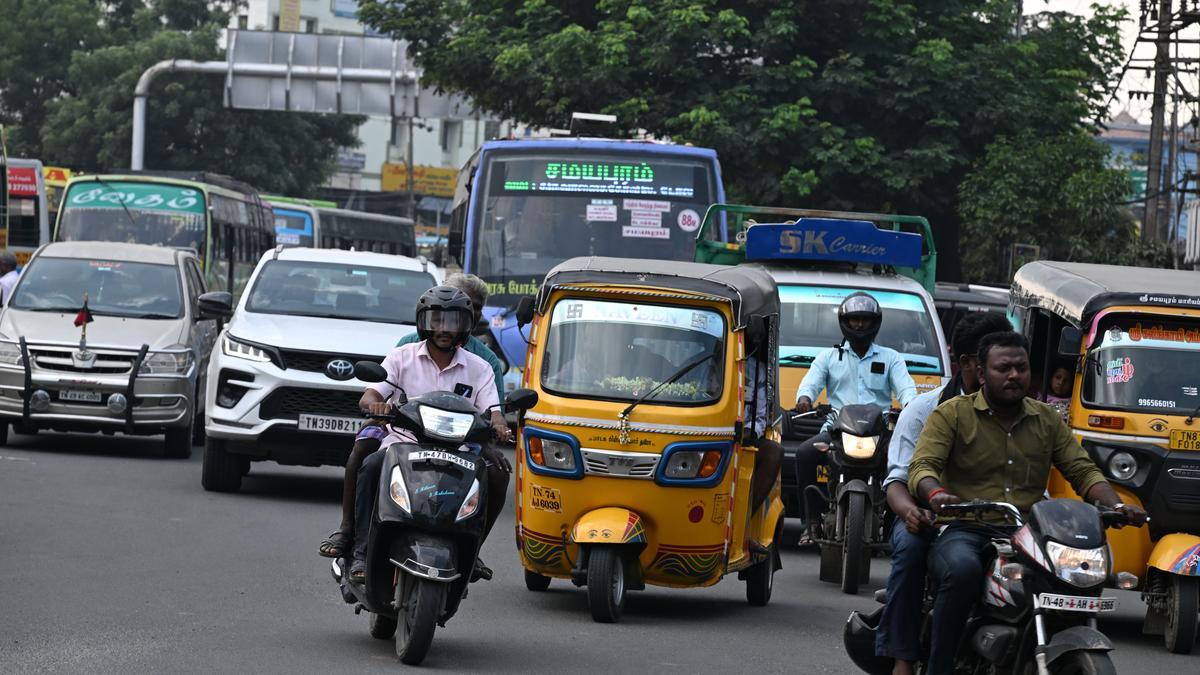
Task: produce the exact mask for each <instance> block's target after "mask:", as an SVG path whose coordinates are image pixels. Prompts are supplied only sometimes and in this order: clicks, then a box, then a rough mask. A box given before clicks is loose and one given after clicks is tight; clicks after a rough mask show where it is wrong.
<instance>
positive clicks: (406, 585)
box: [396, 574, 446, 666]
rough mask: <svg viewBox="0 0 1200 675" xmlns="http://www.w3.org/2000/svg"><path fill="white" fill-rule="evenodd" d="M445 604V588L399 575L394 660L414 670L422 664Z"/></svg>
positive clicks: (424, 580) (405, 575)
mask: <svg viewBox="0 0 1200 675" xmlns="http://www.w3.org/2000/svg"><path fill="white" fill-rule="evenodd" d="M445 604H446V585H445V584H442V583H438V582H435V581H429V580H428V579H422V578H420V577H414V576H412V575H409V574H401V575H400V581H399V583H397V584H396V608H397V614H398V616H397V617H396V619H397V621H396V623H397V627H396V628H397V630H396V658H398V659H400V662H401V663H404V664H407V665H410V666H415V665H417V664H419V663H421V661H423V660H425V655H426V654H427V653H429V646H430V645H432V644H433V631H434V629H436V628H437V618H438V616H439V615H441V613H442V608H443V607H444V606H445Z"/></svg>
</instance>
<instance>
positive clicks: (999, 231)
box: [960, 131, 1138, 284]
mask: <svg viewBox="0 0 1200 675" xmlns="http://www.w3.org/2000/svg"><path fill="white" fill-rule="evenodd" d="M1107 157H1108V149H1107V148H1106V147H1105V146H1104V145H1103V144H1101V143H1100V142H1098V141H1097V140H1095V139H1094V138H1092V137H1091V136H1089V135H1088V134H1086V133H1084V132H1082V131H1074V132H1069V133H1065V134H1062V135H1060V136H1057V137H1054V138H1043V137H1039V136H1036V135H1034V134H1032V133H1029V132H1026V133H1024V134H1021V135H1019V136H1016V137H1011V138H1010V137H1001V138H999V139H997V140H996V142H994V143H992V144H991V145H990V146H988V149H987V152H986V154H985V156H984V157H983V158H982V159H981V160H980V162H979V164H978V166H977V167H976V169H975V171H973V172H972V173H971V175H970V176H969V177H968V178H967V180H966V181H964V182H963V184H962V186H961V188H960V200H961V201H960V208H961V210H962V218H963V242H964V244H965V246H964V253H963V257H964V261H963V267H964V269H965V270H967V275H966V277H967V280H968V281H990V282H1000V283H1004V284H1007V283H1008V280H1009V279H1010V272H1009V269H1008V262H1007V261H1008V260H1009V255H1010V251H1011V246H1012V244H1016V243H1021V244H1035V245H1037V246H1040V247H1041V256H1042V257H1044V258H1049V259H1052V260H1067V261H1076V262H1097V263H1108V264H1116V265H1122V264H1133V263H1135V262H1136V259H1135V256H1136V252H1137V249H1138V233H1137V229H1136V227H1135V226H1134V223H1133V216H1132V215H1131V214H1130V212H1129V210H1128V209H1127V208H1125V207H1124V206H1123V205H1122V202H1123V201H1124V200H1126V199H1128V198H1129V195H1130V194H1131V193H1132V184H1131V182H1130V180H1129V175H1128V174H1127V173H1126V172H1124V171H1122V170H1120V169H1117V168H1111V167H1109V166H1107V165H1106V161H1107Z"/></svg>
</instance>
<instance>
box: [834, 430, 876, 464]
mask: <svg viewBox="0 0 1200 675" xmlns="http://www.w3.org/2000/svg"><path fill="white" fill-rule="evenodd" d="M842 449H843V450H844V451H845V452H846V456H847V457H853V458H854V459H871V457H873V456H874V455H875V437H874V436H855V435H853V434H842Z"/></svg>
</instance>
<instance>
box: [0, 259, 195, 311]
mask: <svg viewBox="0 0 1200 675" xmlns="http://www.w3.org/2000/svg"><path fill="white" fill-rule="evenodd" d="M84 294H86V295H87V298H88V309H90V310H91V312H92V313H93V314H101V315H109V316H123V317H138V318H149V319H157V318H162V319H167V318H177V317H179V316H182V313H183V301H182V298H183V293H182V291H181V290H180V280H179V268H177V267H175V266H174V265H151V264H148V263H139V262H122V261H115V260H81V259H78V258H49V257H46V256H39V257H37V258H35V259H34V260H33V261H32V262H31V263H30V264H29V269H27V270H25V272H24V273H23V274H22V275H21V282H20V283H19V284H18V285H17V290H16V293H15V294H14V295H13V299H12V303H11V305H9V306H10V307H12V308H13V309H27V310H32V311H35V312H76V311H79V308H80V307H82V306H83V297H84Z"/></svg>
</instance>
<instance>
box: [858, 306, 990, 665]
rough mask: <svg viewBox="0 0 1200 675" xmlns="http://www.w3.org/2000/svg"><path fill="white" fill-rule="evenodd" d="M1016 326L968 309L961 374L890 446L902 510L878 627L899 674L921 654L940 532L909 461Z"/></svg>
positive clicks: (957, 344) (956, 349)
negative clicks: (930, 567)
mask: <svg viewBox="0 0 1200 675" xmlns="http://www.w3.org/2000/svg"><path fill="white" fill-rule="evenodd" d="M1010 330H1012V324H1010V323H1009V322H1008V319H1006V318H1004V315H1002V314H997V313H994V312H973V313H971V314H967V315H966V316H964V317H963V318H962V319H959V321H958V323H957V324H956V325H955V326H954V337H953V338H952V339H951V341H950V348H951V352H952V356H953V357H954V359H955V360H956V361H957V362H958V374H957V375H956V376H955V377H954V379H953V380H951V381H950V383H949V384H947V385H946V386H945V387H942V388H940V389H935V390H933V391H928V392H925V393H924V394H921V395H920V396H918V397H916V398H914V399H913V400H912V403H910V404H909V405H907V406H906V407H905V408H904V411H903V412H901V413H900V419H898V420H896V429H895V430H894V431H893V432H892V440H891V444H890V445H889V446H888V474H887V478H885V479H884V481H883V490H884V492H885V493H886V494H887V500H888V506H889V507H891V509H892V511H893V512H894V513H895V514H896V521H895V523H894V524H893V525H892V535H891V536H892V567H891V572H890V573H889V574H888V583H887V604H885V605H884V607H883V613H882V615H881V616H880V619H879V627H878V628H877V629H876V631H875V654H876V655H877V656H885V657H891V658H893V659H895V664H894V665H893V668H892V673H893V675H908V674H909V673H912V672H913V669H912V664H913V662H915V661H916V660H918V659H919V658H920V655H921V643H920V634H919V632H920V614H921V602H922V599H923V597H924V593H925V575H926V569H927V565H926V558H927V557H928V555H929V547H930V544H932V543H933V535H934V534H935V532H934V530H933V528H932V527H931V525H932V524H933V513H931V512H930V511H929V510H928V509H926V508H924V507H923V506H921V505H920V504H918V503H917V502H916V501H914V500H913V498H912V495H911V494H910V493H909V491H908V463H909V462H910V461H912V455H913V449H914V448H915V447H916V445H917V438H919V437H920V436H921V430H922V429H924V428H925V420H926V419H927V418H928V417H929V414H930V413H932V412H933V409H934V408H936V407H937V406H939V405H941V403H942V402H944V401H948V400H950V399H952V398H954V397H955V396H958V395H959V394H970V393H972V392H974V391H975V390H977V389H978V388H979V375H978V368H977V364H976V352H977V351H978V350H979V341H980V340H981V339H982V338H983V336H985V335H987V334H989V333H997V332H1004V331H1010Z"/></svg>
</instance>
